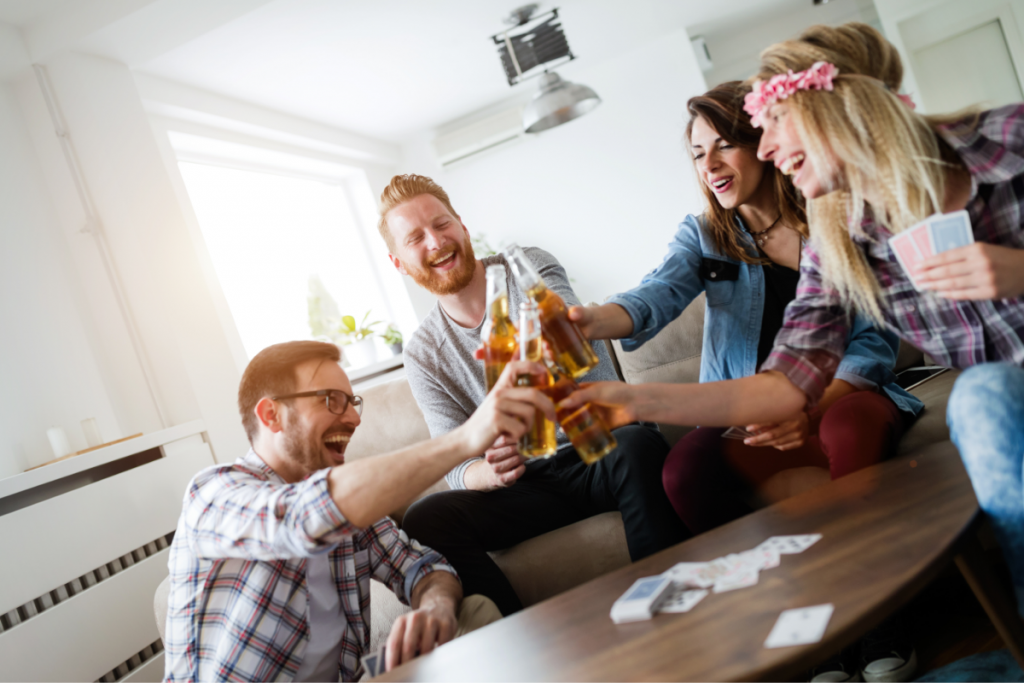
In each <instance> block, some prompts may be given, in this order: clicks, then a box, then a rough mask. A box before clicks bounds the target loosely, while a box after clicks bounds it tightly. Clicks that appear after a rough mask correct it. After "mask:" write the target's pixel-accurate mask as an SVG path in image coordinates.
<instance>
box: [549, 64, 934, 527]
mask: <svg viewBox="0 0 1024 683" xmlns="http://www.w3.org/2000/svg"><path fill="white" fill-rule="evenodd" d="M747 90H748V89H745V88H744V87H743V84H742V83H740V82H738V81H732V82H728V83H722V84H721V85H718V86H716V87H714V88H712V89H711V90H709V91H708V92H706V93H704V94H703V95H699V96H697V97H693V98H691V99H690V100H689V101H688V102H687V113H688V114H689V122H688V123H687V127H686V142H687V148H688V150H689V152H690V154H691V157H692V159H693V165H694V171H695V172H696V175H697V177H698V179H699V181H700V186H701V190H702V192H703V195H704V201H705V205H706V209H705V211H704V213H702V214H699V215H696V216H693V215H691V216H687V218H686V219H685V220H684V221H683V222H682V223H681V224H680V225H679V229H678V230H677V232H676V234H675V236H674V237H673V239H672V241H671V243H670V244H669V247H668V253H667V254H666V256H665V257H664V260H663V261H662V263H661V265H659V266H658V267H657V268H655V269H654V270H653V271H652V272H651V273H650V274H648V275H647V276H645V277H644V279H643V281H642V282H641V283H640V285H639V286H637V287H635V288H633V289H631V290H630V291H628V292H624V293H622V294H617V295H615V296H612V297H610V298H609V301H608V303H606V304H604V305H602V306H596V307H585V308H584V307H573V308H572V309H571V310H570V312H569V315H570V317H572V318H573V319H574V320H575V321H576V322H577V323H578V324H579V325H580V327H581V329H582V330H583V332H584V334H585V335H586V336H588V337H590V338H592V339H603V338H619V339H622V340H623V341H622V346H623V348H624V349H625V350H627V351H633V350H635V349H638V348H640V347H641V346H642V345H643V344H644V343H646V342H647V341H648V340H650V339H651V338H653V337H654V336H655V335H657V334H658V333H659V332H660V331H661V330H662V329H663V328H664V327H665V326H666V325H668V324H669V323H670V322H672V321H673V320H675V319H676V318H677V317H678V316H679V314H680V313H682V311H683V310H684V309H685V308H686V307H687V306H688V305H689V304H690V302H692V301H693V300H694V299H695V298H697V297H698V296H699V295H700V294H701V292H706V294H707V312H706V314H705V324H704V339H703V352H702V354H701V368H700V381H702V382H711V381H715V380H721V379H736V378H740V377H745V376H748V375H753V374H755V373H756V372H757V369H758V367H759V366H760V365H761V364H762V363H763V362H764V361H765V360H766V359H767V357H768V355H769V353H770V352H771V350H772V346H773V342H774V340H775V335H776V334H777V333H778V331H779V329H780V328H781V327H782V323H783V311H784V310H785V308H786V306H787V305H788V304H789V303H790V302H791V301H792V300H793V299H794V298H795V296H796V290H797V281H798V280H799V277H800V274H799V272H798V269H799V265H800V253H801V250H802V247H803V243H804V240H805V238H806V236H807V223H806V217H805V213H804V207H803V202H802V201H801V200H800V198H799V197H798V196H797V194H796V192H795V190H794V189H793V186H792V184H791V183H790V182H789V179H788V178H786V177H785V176H784V175H782V174H781V173H779V172H778V171H777V170H776V169H775V168H774V167H773V166H772V165H771V164H770V163H766V162H763V161H761V160H759V159H758V158H757V147H758V143H759V142H760V139H761V131H760V130H758V129H757V128H754V127H753V126H752V125H751V124H750V116H749V115H748V114H747V113H746V112H744V111H743V96H744V94H745V93H746V92H747ZM898 348H899V339H898V338H897V337H896V335H894V334H893V333H891V332H888V331H885V332H882V331H880V330H878V329H877V328H876V327H874V326H873V325H872V323H871V321H870V320H869V319H868V318H866V317H864V316H858V317H857V318H856V319H855V320H854V321H853V324H852V326H851V331H850V334H849V335H848V339H847V342H846V344H845V346H844V351H845V353H844V359H843V362H842V364H841V365H840V367H838V368H837V370H836V373H835V377H834V378H833V380H832V382H831V384H830V385H829V387H828V388H827V389H826V391H825V395H824V397H823V398H822V400H821V401H820V402H819V404H818V406H817V408H816V409H815V410H813V411H809V412H802V411H798V412H796V413H795V414H794V415H790V416H789V419H786V420H782V421H779V422H777V423H771V422H769V421H767V420H755V421H753V422H755V423H756V424H751V423H742V424H743V427H745V428H746V429H749V430H750V431H751V432H753V435H751V434H749V433H746V432H743V433H744V434H745V435H746V438H743V436H742V435H741V436H740V437H739V438H728V437H731V436H732V435H731V434H726V430H725V429H722V428H719V427H701V428H699V429H695V430H693V431H691V432H690V433H689V434H687V435H686V436H685V437H683V438H682V439H681V440H680V441H679V442H678V443H677V444H676V445H675V446H674V447H673V448H672V451H671V453H670V454H669V456H668V457H667V458H666V460H665V465H664V467H663V470H662V482H663V484H664V487H665V494H666V495H667V497H668V499H669V501H670V502H671V503H672V507H673V508H674V509H675V511H676V514H678V515H679V517H680V519H681V520H682V521H683V523H684V524H685V525H686V526H687V528H688V529H689V530H690V531H691V532H692V533H694V534H700V533H703V532H705V531H709V530H710V529H714V528H716V527H718V526H721V525H723V524H726V523H728V522H731V521H732V520H734V519H737V518H739V517H741V516H743V515H745V514H749V513H750V512H752V511H753V510H754V508H753V507H752V506H751V504H750V500H751V498H752V495H751V493H752V492H753V491H757V492H758V493H759V494H760V495H761V496H762V497H764V498H766V499H767V500H769V501H771V502H774V501H775V500H779V499H781V498H784V497H787V496H788V495H791V494H792V489H793V488H795V487H793V486H791V485H790V483H791V481H792V480H794V477H792V476H789V474H788V473H787V474H783V475H782V476H781V477H780V476H777V475H779V474H780V473H783V472H786V471H788V472H789V473H794V474H796V475H799V477H800V483H801V484H803V486H804V487H808V486H813V485H816V484H819V483H823V481H828V479H829V477H831V478H832V479H837V478H839V477H842V476H845V475H847V474H850V473H852V472H856V471H857V470H859V469H862V468H864V467H868V466H870V465H874V464H875V463H877V462H880V461H881V460H884V459H886V458H887V457H889V456H890V455H892V454H893V453H895V451H896V447H897V446H898V444H899V440H900V438H901V437H902V435H903V433H904V431H905V429H906V427H907V426H909V425H910V424H912V423H913V420H914V418H915V417H916V415H917V414H918V413H920V412H921V410H922V408H923V407H924V406H923V404H922V403H921V401H920V400H918V399H917V398H915V397H914V396H912V395H911V394H909V393H907V392H906V391H904V390H903V389H901V388H900V387H899V386H897V385H896V384H895V379H896V377H895V375H894V374H893V371H892V369H893V365H894V364H895V361H896V354H897V351H898ZM734 431H735V430H734ZM809 468H813V469H809ZM808 472H817V473H820V475H819V476H815V477H813V478H812V477H810V476H807V474H808Z"/></svg>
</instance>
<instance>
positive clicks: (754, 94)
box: [743, 62, 839, 128]
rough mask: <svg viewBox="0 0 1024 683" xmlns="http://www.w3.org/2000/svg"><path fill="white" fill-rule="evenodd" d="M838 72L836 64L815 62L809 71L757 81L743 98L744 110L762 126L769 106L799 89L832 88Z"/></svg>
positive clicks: (755, 124) (752, 123)
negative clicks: (766, 80)
mask: <svg viewBox="0 0 1024 683" xmlns="http://www.w3.org/2000/svg"><path fill="white" fill-rule="evenodd" d="M838 73H839V69H837V68H836V67H835V65H834V64H829V63H828V62H815V63H814V65H813V66H811V68H810V69H807V71H799V72H797V73H793V72H792V71H790V72H789V73H785V74H778V75H777V76H772V77H771V80H769V81H768V82H767V83H766V82H764V81H760V80H759V81H755V82H754V89H753V90H751V91H750V92H749V93H747V96H746V97H744V98H743V111H745V112H747V113H748V114H750V124H751V125H752V126H754V128H760V127H761V123H762V118H761V117H762V114H764V111H765V110H766V109H768V107H770V106H772V105H773V104H775V103H776V102H778V101H779V100H784V99H786V98H787V97H789V96H790V95H792V94H793V93H795V92H796V91H798V90H832V79H833V78H835V76H836V74H838Z"/></svg>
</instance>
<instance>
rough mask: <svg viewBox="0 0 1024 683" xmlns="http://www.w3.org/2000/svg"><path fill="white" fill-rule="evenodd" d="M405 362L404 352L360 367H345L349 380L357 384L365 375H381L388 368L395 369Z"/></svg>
mask: <svg viewBox="0 0 1024 683" xmlns="http://www.w3.org/2000/svg"><path fill="white" fill-rule="evenodd" d="M404 362H405V361H404V358H403V357H402V354H398V355H397V356H391V357H390V358H385V359H384V360H381V361H377V362H376V363H373V364H371V365H364V366H362V367H358V368H345V374H346V375H348V379H349V381H350V382H352V383H353V384H355V383H356V382H358V381H359V380H361V379H363V378H365V377H372V376H374V375H380V374H383V373H385V372H387V371H388V370H394V369H395V368H399V367H402V365H403V364H404Z"/></svg>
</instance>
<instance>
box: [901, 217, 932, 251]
mask: <svg viewBox="0 0 1024 683" xmlns="http://www.w3.org/2000/svg"><path fill="white" fill-rule="evenodd" d="M907 233H908V234H909V235H910V236H911V238H912V239H913V242H914V246H915V247H917V251H918V252H919V253H920V254H921V257H922V258H928V257H929V256H932V255H933V254H934V253H935V249H934V248H933V247H932V236H931V233H930V232H928V221H921V222H920V223H918V224H917V225H915V226H914V227H912V228H910V229H909V230H907Z"/></svg>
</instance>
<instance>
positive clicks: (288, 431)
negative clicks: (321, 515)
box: [282, 360, 361, 475]
mask: <svg viewBox="0 0 1024 683" xmlns="http://www.w3.org/2000/svg"><path fill="white" fill-rule="evenodd" d="M295 374H296V379H297V381H296V385H295V391H294V392H293V393H300V392H304V391H319V390H321V389H338V390H341V391H343V392H345V393H346V394H349V395H351V394H352V385H351V384H350V383H349V381H348V377H347V376H346V375H345V371H344V370H342V369H341V366H340V365H338V364H337V363H335V362H334V361H330V360H325V361H321V360H312V361H307V362H305V363H303V364H301V365H299V366H298V367H296V369H295ZM282 403H285V404H286V405H284V407H283V408H282V413H283V414H282V422H283V427H284V428H283V435H284V443H285V448H284V450H285V452H286V454H287V457H288V458H290V459H291V460H292V461H293V463H294V464H295V465H296V466H298V467H300V468H301V469H302V471H303V473H304V474H307V475H308V474H312V473H313V472H316V471H317V470H322V469H324V468H327V467H334V466H336V465H343V464H345V449H346V448H348V442H349V439H350V438H351V437H352V434H353V432H355V430H356V427H358V426H359V423H360V421H361V419H360V417H359V413H358V412H357V411H356V408H355V406H353V405H351V404H350V405H348V406H347V407H346V409H345V412H344V413H342V414H341V415H335V414H334V413H332V412H330V411H329V410H328V409H327V401H326V399H325V398H324V397H322V396H305V397H302V398H292V399H287V400H286V401H283V402H282Z"/></svg>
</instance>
